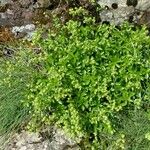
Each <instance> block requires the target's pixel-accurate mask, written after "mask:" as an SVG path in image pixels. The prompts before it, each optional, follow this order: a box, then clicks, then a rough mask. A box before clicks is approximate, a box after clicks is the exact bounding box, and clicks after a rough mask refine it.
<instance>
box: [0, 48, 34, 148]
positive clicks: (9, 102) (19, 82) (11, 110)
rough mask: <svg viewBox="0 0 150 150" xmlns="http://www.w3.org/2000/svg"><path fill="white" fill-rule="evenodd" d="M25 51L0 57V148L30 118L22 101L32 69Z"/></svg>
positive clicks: (26, 91) (26, 92)
mask: <svg viewBox="0 0 150 150" xmlns="http://www.w3.org/2000/svg"><path fill="white" fill-rule="evenodd" d="M23 51H24V49H23V50H21V51H18V52H17V51H16V52H15V53H14V54H13V55H12V56H9V57H8V56H4V57H0V64H1V66H0V138H1V139H0V141H1V142H2V143H0V148H2V147H3V145H4V142H5V143H6V141H7V140H8V139H9V137H10V136H11V134H12V133H13V132H16V131H18V130H19V129H20V128H21V126H22V125H23V124H25V123H26V122H27V120H28V119H29V115H28V112H29V110H28V108H27V107H24V106H23V105H22V101H23V100H25V98H26V95H27V94H28V89H27V84H28V83H29V81H30V80H31V74H32V73H31V72H32V71H31V68H30V67H29V66H28V63H27V62H26V61H27V56H26V55H25V53H23Z"/></svg>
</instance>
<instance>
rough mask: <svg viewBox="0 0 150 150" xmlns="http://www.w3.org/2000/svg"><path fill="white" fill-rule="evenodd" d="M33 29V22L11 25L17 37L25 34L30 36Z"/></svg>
mask: <svg viewBox="0 0 150 150" xmlns="http://www.w3.org/2000/svg"><path fill="white" fill-rule="evenodd" d="M34 30H35V25H34V24H28V25H24V26H20V27H19V26H14V27H12V33H13V34H14V35H15V37H17V38H22V37H24V35H25V34H26V36H27V37H28V38H31V36H32V34H33V32H34Z"/></svg>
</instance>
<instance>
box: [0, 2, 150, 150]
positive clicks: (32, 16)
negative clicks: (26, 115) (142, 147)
mask: <svg viewBox="0 0 150 150" xmlns="http://www.w3.org/2000/svg"><path fill="white" fill-rule="evenodd" d="M83 1H84V4H85V2H86V0H82V2H83ZM98 3H99V5H101V6H102V7H103V9H102V11H101V12H100V14H99V16H100V20H101V22H107V23H113V24H116V25H118V24H121V23H122V22H123V21H125V20H128V21H129V22H134V23H136V24H140V25H141V24H146V25H147V26H148V27H150V0H99V1H98ZM84 6H86V5H84ZM65 7H66V6H64V7H61V8H59V1H58V0H0V42H6V41H10V40H12V39H14V38H16V39H18V38H24V37H26V38H28V39H29V38H31V37H32V34H33V32H34V31H35V30H36V28H37V26H38V24H42V25H44V26H48V25H49V24H50V22H51V13H52V11H55V12H60V11H64V10H65ZM43 135H46V134H45V133H44V134H43ZM43 135H42V134H36V133H29V132H26V131H22V132H20V133H17V134H15V135H14V136H13V138H12V139H11V140H10V142H9V144H8V145H7V147H6V150H67V149H68V150H69V149H70V150H79V149H80V148H79V146H78V145H77V144H76V142H75V141H72V140H71V139H69V138H68V137H66V136H65V134H64V133H63V132H62V131H60V130H58V129H57V130H56V129H53V130H51V132H50V134H49V137H44V136H43Z"/></svg>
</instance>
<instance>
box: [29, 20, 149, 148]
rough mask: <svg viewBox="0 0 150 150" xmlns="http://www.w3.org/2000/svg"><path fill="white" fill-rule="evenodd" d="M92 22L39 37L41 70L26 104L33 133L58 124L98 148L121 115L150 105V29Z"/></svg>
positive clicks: (56, 30)
mask: <svg viewBox="0 0 150 150" xmlns="http://www.w3.org/2000/svg"><path fill="white" fill-rule="evenodd" d="M91 22H92V21H91ZM91 22H90V20H88V22H85V23H84V24H82V23H80V22H78V21H72V20H70V21H69V22H67V23H66V24H65V25H64V26H62V27H61V28H60V26H59V25H57V26H56V27H55V29H53V30H49V31H48V35H47V37H46V38H44V39H43V38H42V34H41V33H38V34H37V35H36V36H35V38H34V41H33V43H34V44H35V45H36V46H38V47H39V48H40V49H41V53H40V54H39V55H38V58H37V57H36V58H34V59H33V60H34V63H35V62H36V63H37V64H38V65H39V66H40V69H39V70H38V71H37V73H36V76H35V77H34V82H31V83H30V85H29V87H30V94H29V95H28V101H27V102H26V104H27V105H28V106H29V107H30V108H31V110H32V111H31V112H32V121H31V123H30V125H31V126H30V127H31V128H32V129H34V128H38V127H41V125H42V124H45V125H50V124H55V125H57V126H60V127H62V128H63V129H65V130H66V131H67V132H68V133H69V134H70V135H72V136H74V137H78V138H79V139H82V138H85V137H88V140H89V141H90V142H91V144H90V145H92V146H95V147H97V148H98V147H99V144H100V143H101V139H100V135H101V134H102V133H110V134H113V133H114V132H115V123H114V122H113V118H115V115H116V114H119V113H120V112H121V111H124V110H126V109H127V108H128V109H131V110H132V109H139V108H140V107H141V106H142V104H143V103H144V102H147V101H149V100H150V95H149V93H150V83H149V80H150V38H149V37H148V34H147V30H146V28H145V27H143V28H142V29H138V28H136V29H135V28H133V26H131V25H128V24H126V23H125V24H123V25H122V26H121V27H120V28H116V27H115V26H112V25H111V26H108V25H105V24H103V25H95V24H93V23H91ZM121 137H122V138H124V136H123V135H121Z"/></svg>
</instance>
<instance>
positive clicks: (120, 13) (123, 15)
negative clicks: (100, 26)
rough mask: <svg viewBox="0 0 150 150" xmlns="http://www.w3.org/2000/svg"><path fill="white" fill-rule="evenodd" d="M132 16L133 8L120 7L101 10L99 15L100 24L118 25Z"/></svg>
mask: <svg viewBox="0 0 150 150" xmlns="http://www.w3.org/2000/svg"><path fill="white" fill-rule="evenodd" d="M131 14H134V8H133V7H132V6H130V7H120V8H118V9H111V10H103V11H102V12H101V13H100V17H101V20H102V22H106V21H107V22H110V23H111V24H115V25H119V24H121V23H123V22H124V21H125V20H128V19H129V16H130V15H131Z"/></svg>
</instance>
